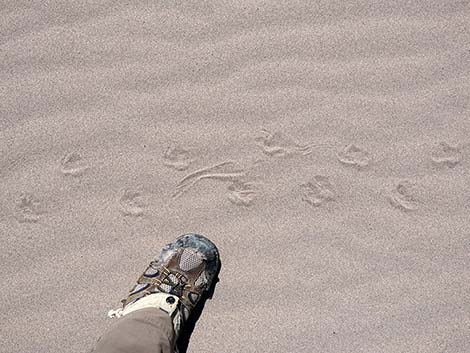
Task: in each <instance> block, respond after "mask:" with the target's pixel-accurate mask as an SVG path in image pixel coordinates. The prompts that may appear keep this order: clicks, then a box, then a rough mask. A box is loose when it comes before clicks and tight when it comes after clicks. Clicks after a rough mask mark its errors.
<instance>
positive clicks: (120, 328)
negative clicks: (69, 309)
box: [93, 308, 174, 353]
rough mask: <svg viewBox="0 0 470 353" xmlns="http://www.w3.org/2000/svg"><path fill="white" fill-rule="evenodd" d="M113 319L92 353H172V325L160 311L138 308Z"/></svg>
mask: <svg viewBox="0 0 470 353" xmlns="http://www.w3.org/2000/svg"><path fill="white" fill-rule="evenodd" d="M114 320H116V322H115V323H114V324H113V325H112V326H111V327H110V328H109V329H108V330H107V331H106V332H105V333H104V334H103V335H102V336H101V337H100V338H99V340H98V342H97V343H96V346H95V349H94V350H93V352H94V353H173V349H172V347H173V340H174V331H173V324H172V322H171V319H170V317H169V316H168V314H167V313H165V312H163V311H162V310H160V309H156V308H146V309H139V310H136V311H134V312H131V313H129V314H127V315H125V316H123V317H121V318H119V319H114Z"/></svg>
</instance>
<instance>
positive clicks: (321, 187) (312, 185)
mask: <svg viewBox="0 0 470 353" xmlns="http://www.w3.org/2000/svg"><path fill="white" fill-rule="evenodd" d="M300 190H301V192H302V201H305V202H307V203H308V204H309V205H312V206H314V207H318V206H320V205H322V204H323V203H325V202H328V201H331V200H334V198H335V193H334V191H333V185H332V184H331V183H330V181H329V179H328V177H325V176H322V175H316V176H315V177H313V179H312V180H311V181H309V182H307V183H304V184H301V185H300Z"/></svg>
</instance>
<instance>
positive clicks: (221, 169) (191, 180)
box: [173, 161, 245, 198]
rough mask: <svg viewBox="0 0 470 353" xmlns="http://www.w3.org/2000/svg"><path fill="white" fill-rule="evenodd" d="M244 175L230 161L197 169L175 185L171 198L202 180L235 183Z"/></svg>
mask: <svg viewBox="0 0 470 353" xmlns="http://www.w3.org/2000/svg"><path fill="white" fill-rule="evenodd" d="M244 174H245V171H244V170H241V169H237V168H235V163H234V162H232V161H227V162H222V163H219V164H215V165H213V166H210V167H207V168H202V169H199V170H197V171H195V172H193V173H190V174H188V175H187V176H185V177H184V178H183V179H181V181H180V182H179V183H178V184H177V185H176V191H175V192H174V194H173V198H178V197H179V196H181V195H182V194H183V193H184V192H186V191H188V190H189V189H190V188H191V187H193V186H194V185H195V184H196V183H197V182H199V181H201V180H203V179H215V180H221V181H232V182H235V181H238V180H239V179H240V178H241V177H243V176H244Z"/></svg>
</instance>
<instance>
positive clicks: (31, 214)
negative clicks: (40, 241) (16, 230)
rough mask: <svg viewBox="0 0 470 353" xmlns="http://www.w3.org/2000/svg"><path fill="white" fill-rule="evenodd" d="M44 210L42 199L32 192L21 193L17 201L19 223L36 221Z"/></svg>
mask: <svg viewBox="0 0 470 353" xmlns="http://www.w3.org/2000/svg"><path fill="white" fill-rule="evenodd" d="M41 214H42V212H41V209H40V201H39V200H38V199H37V198H36V197H35V196H34V195H32V194H29V193H22V194H20V196H19V198H18V200H17V203H16V216H17V217H16V218H17V220H18V222H19V223H36V222H38V221H39V219H40V216H41Z"/></svg>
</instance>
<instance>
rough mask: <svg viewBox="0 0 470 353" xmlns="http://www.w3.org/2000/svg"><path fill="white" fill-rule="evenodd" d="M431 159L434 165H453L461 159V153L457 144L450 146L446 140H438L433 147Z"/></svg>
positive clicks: (450, 166) (451, 166)
mask: <svg viewBox="0 0 470 353" xmlns="http://www.w3.org/2000/svg"><path fill="white" fill-rule="evenodd" d="M431 159H432V161H433V162H434V163H435V164H436V165H441V166H447V167H449V168H453V167H455V166H456V165H457V164H459V163H460V161H461V160H462V153H461V152H460V149H459V148H458V147H457V146H451V145H449V144H448V143H446V142H440V143H439V144H437V146H435V147H434V149H433V151H432V153H431Z"/></svg>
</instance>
